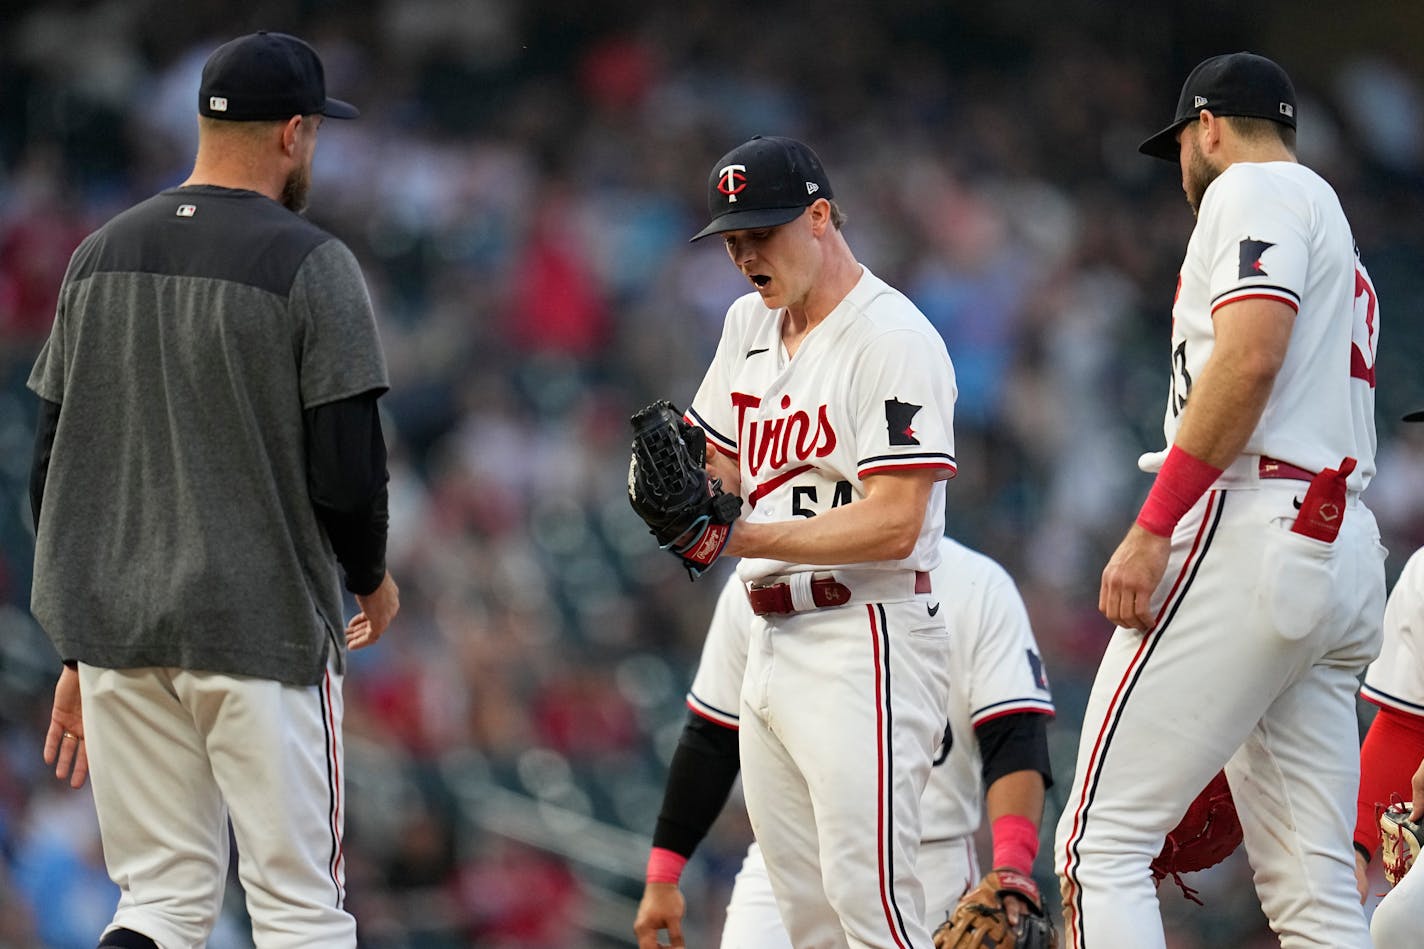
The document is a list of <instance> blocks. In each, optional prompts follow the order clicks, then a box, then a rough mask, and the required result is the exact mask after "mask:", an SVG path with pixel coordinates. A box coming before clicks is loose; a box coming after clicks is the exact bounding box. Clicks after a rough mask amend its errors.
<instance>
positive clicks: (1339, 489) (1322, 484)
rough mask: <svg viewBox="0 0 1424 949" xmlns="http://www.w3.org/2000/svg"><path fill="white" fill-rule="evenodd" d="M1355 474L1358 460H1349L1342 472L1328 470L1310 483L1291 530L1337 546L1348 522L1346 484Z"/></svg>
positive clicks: (1345, 462)
mask: <svg viewBox="0 0 1424 949" xmlns="http://www.w3.org/2000/svg"><path fill="white" fill-rule="evenodd" d="M1354 470H1355V459H1353V458H1346V459H1344V460H1343V461H1341V462H1340V467H1339V468H1326V469H1325V470H1324V471H1322V472H1320V474H1318V475H1316V476H1315V477H1314V478H1313V479H1312V480H1311V482H1310V488H1309V489H1308V490H1307V491H1306V492H1305V499H1304V500H1303V501H1301V502H1300V513H1299V514H1297V515H1296V518H1295V523H1294V524H1292V525H1291V530H1293V531H1295V532H1296V533H1297V534H1304V535H1305V536H1306V537H1314V538H1315V539H1316V540H1323V541H1325V543H1327V544H1329V543H1333V542H1334V541H1335V538H1336V536H1337V535H1338V534H1339V533H1340V522H1341V521H1343V520H1344V519H1345V480H1346V479H1347V478H1349V477H1350V472H1352V471H1354Z"/></svg>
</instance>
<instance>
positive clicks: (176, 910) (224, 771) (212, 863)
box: [79, 664, 356, 949]
mask: <svg viewBox="0 0 1424 949" xmlns="http://www.w3.org/2000/svg"><path fill="white" fill-rule="evenodd" d="M79 675H80V680H79V681H80V692H81V695H82V697H83V702H84V732H85V741H86V744H87V747H88V753H89V766H90V781H91V782H92V784H93V788H94V804H95V808H96V810H97V812H98V817H99V830H100V835H101V837H102V840H103V845H104V862H105V864H106V865H107V867H108V871H109V876H110V877H112V878H113V880H114V882H115V883H116V884H118V886H119V890H120V897H119V905H118V909H117V911H116V912H115V914H114V920H113V923H112V925H111V928H114V927H120V926H122V927H127V928H128V929H132V930H134V931H135V932H139V933H143V934H144V935H146V936H148V937H149V938H150V939H153V940H154V941H155V942H157V943H158V944H159V946H161V947H162V949H187V947H191V946H202V945H203V944H204V943H205V941H206V940H207V938H208V935H209V934H210V933H211V932H212V929H213V926H214V924H215V923H216V921H217V918H218V913H219V910H220V908H221V905H222V896H223V889H224V885H225V881H226V877H227V867H228V819H229V816H230V817H231V820H232V828H233V834H234V837H235V839H236V841H237V849H238V857H239V859H238V873H239V877H240V879H241V880H242V885H243V888H244V889H245V891H246V893H247V909H248V914H249V916H250V917H251V919H252V937H253V942H254V944H255V945H256V946H257V947H258V949H315V947H324V949H325V947H330V949H337V947H341V949H350V947H354V946H355V945H356V921H355V920H354V919H353V918H352V917H351V916H350V914H348V913H347V912H346V911H345V910H344V909H343V908H342V902H343V899H344V896H345V867H344V865H343V861H342V852H341V834H342V824H343V821H344V819H345V813H344V801H343V797H342V795H343V790H344V789H343V777H344V775H343V772H342V769H343V767H344V763H343V760H342V742H341V716H342V700H341V677H340V676H339V675H337V674H336V673H335V672H334V671H333V670H332V669H331V668H330V667H328V669H327V674H326V677H325V679H324V681H323V682H322V683H321V684H320V685H318V686H306V687H299V686H291V685H284V684H282V683H279V682H274V681H271V680H268V679H256V678H250V677H243V676H230V675H219V674H216V673H209V672H190V671H186V670H183V669H172V668H142V669H101V668H97V667H93V666H87V665H83V664H81V665H80V667H79Z"/></svg>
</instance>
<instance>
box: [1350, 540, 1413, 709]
mask: <svg viewBox="0 0 1424 949" xmlns="http://www.w3.org/2000/svg"><path fill="white" fill-rule="evenodd" d="M1360 695H1361V696H1362V697H1363V698H1365V699H1367V700H1368V701H1370V702H1373V703H1374V704H1376V705H1381V706H1386V707H1388V708H1392V709H1397V710H1398V711H1401V712H1408V713H1409V714H1411V715H1424V548H1421V549H1419V550H1416V551H1415V552H1414V554H1413V556H1411V557H1410V558H1409V562H1408V563H1406V564H1405V565H1404V571H1403V572H1402V573H1400V575H1399V580H1398V581H1396V582H1395V584H1394V589H1393V590H1392V591H1390V594H1389V601H1388V602H1387V603H1386V604H1385V608H1384V645H1383V646H1381V647H1380V654H1379V658H1377V659H1376V660H1375V661H1374V662H1372V663H1370V667H1369V669H1367V670H1366V671H1365V683H1364V685H1363V686H1362V687H1361V688H1360Z"/></svg>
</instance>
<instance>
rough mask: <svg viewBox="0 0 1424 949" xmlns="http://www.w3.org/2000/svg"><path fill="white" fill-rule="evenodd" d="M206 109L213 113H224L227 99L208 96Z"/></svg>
mask: <svg viewBox="0 0 1424 949" xmlns="http://www.w3.org/2000/svg"><path fill="white" fill-rule="evenodd" d="M208 108H210V109H212V110H213V111H214V112H226V111H227V99H226V98H225V97H223V96H208Z"/></svg>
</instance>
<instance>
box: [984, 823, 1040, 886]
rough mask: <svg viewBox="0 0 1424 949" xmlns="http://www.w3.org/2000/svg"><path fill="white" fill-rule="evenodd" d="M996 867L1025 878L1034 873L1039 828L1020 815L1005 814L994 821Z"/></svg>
mask: <svg viewBox="0 0 1424 949" xmlns="http://www.w3.org/2000/svg"><path fill="white" fill-rule="evenodd" d="M992 833H993V837H994V866H995V867H1009V868H1010V869H1013V870H1017V871H1019V872H1020V873H1022V874H1023V875H1024V876H1030V875H1031V874H1032V872H1033V858H1034V857H1037V856H1038V828H1037V827H1035V826H1034V825H1033V821H1031V820H1029V819H1028V818H1027V817H1024V816H1022V815H1020V814H1005V815H1004V816H1003V817H1000V818H998V819H997V820H995V821H994V826H993V828H992Z"/></svg>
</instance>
